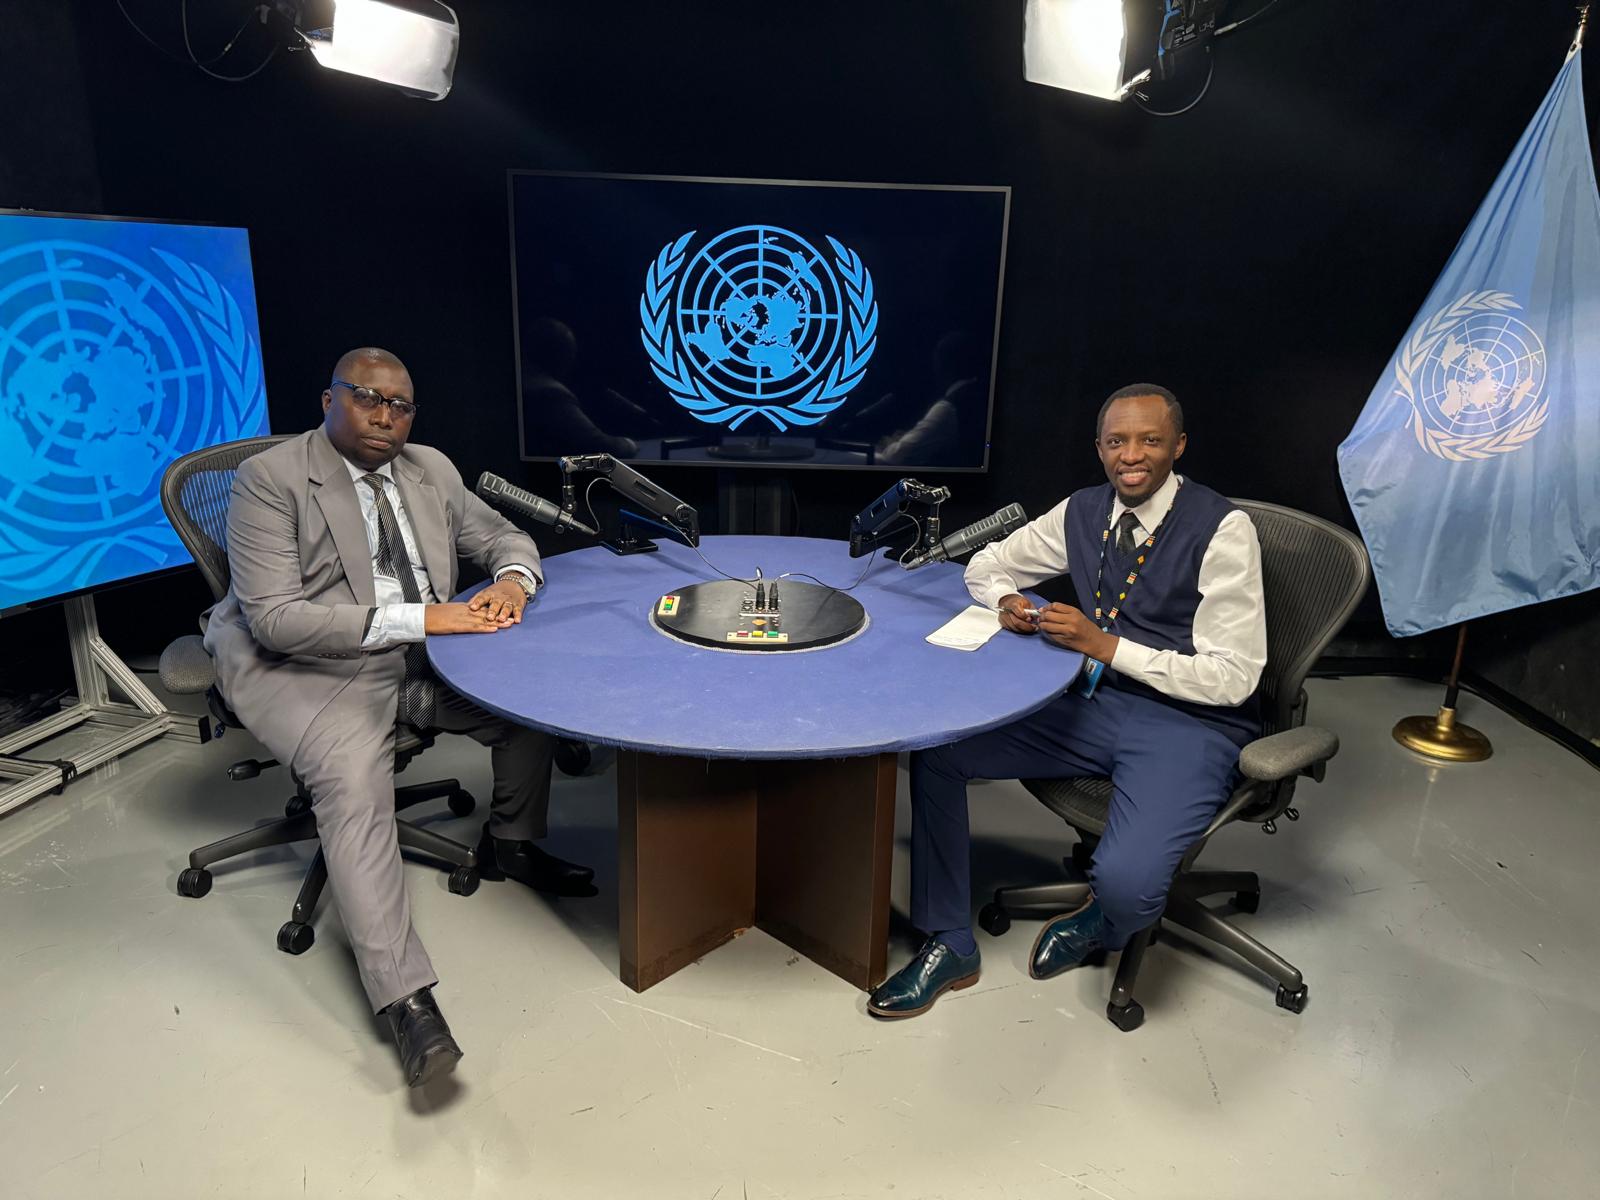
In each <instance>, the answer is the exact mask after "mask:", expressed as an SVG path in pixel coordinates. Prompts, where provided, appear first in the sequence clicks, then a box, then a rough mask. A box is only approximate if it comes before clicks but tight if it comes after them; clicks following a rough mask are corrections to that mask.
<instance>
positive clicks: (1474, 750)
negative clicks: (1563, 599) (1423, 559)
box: [1394, 27, 1582, 763]
mask: <svg viewBox="0 0 1600 1200" xmlns="http://www.w3.org/2000/svg"><path fill="white" fill-rule="evenodd" d="M1579 32H1580V36H1581V33H1582V29H1581V27H1580V30H1579ZM1466 648H1467V627H1466V625H1465V623H1463V624H1462V625H1461V633H1460V636H1458V637H1457V638H1456V657H1455V662H1454V663H1452V664H1451V666H1450V678H1449V679H1448V680H1446V681H1445V689H1444V703H1443V704H1442V705H1440V706H1439V712H1438V715H1437V716H1432V717H1406V718H1405V719H1404V720H1402V721H1401V722H1400V723H1399V724H1398V725H1396V726H1395V727H1394V740H1395V741H1397V742H1399V743H1400V744H1401V745H1402V746H1404V747H1405V748H1406V749H1407V750H1415V751H1416V752H1417V753H1418V754H1421V755H1423V756H1425V757H1427V758H1435V759H1438V760H1439V761H1441V762H1455V763H1465V762H1482V761H1483V760H1484V759H1486V758H1488V757H1489V755H1491V754H1493V753H1494V747H1493V746H1491V745H1490V744H1489V739H1488V738H1486V737H1484V735H1483V734H1481V733H1479V732H1478V731H1477V730H1476V729H1474V728H1473V727H1472V726H1470V725H1461V724H1458V723H1457V722H1456V699H1457V697H1458V696H1460V694H1461V659H1462V656H1463V655H1464V654H1465V652H1466Z"/></svg>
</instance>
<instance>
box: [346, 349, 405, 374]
mask: <svg viewBox="0 0 1600 1200" xmlns="http://www.w3.org/2000/svg"><path fill="white" fill-rule="evenodd" d="M358 366H373V367H377V366H383V367H389V368H390V369H392V370H397V371H404V372H405V374H406V375H407V376H408V377H409V376H410V374H411V372H409V371H406V365H405V363H403V362H401V361H400V359H399V357H398V356H396V355H394V354H391V353H390V352H389V351H387V350H383V349H380V348H379V347H377V346H359V347H357V348H356V349H354V350H346V351H345V352H344V355H343V357H341V358H340V359H339V361H338V362H337V363H335V364H334V366H333V377H334V378H335V379H349V378H350V373H351V372H352V371H353V370H355V368H356V367H358Z"/></svg>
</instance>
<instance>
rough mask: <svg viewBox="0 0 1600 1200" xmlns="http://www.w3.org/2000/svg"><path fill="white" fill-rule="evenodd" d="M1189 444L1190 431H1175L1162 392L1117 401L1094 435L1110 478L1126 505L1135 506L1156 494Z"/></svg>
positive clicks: (1101, 460) (1096, 447)
mask: <svg viewBox="0 0 1600 1200" xmlns="http://www.w3.org/2000/svg"><path fill="white" fill-rule="evenodd" d="M1186 445H1188V435H1186V434H1182V433H1179V432H1178V431H1177V429H1176V427H1175V426H1174V423H1173V420H1172V414H1171V412H1170V411H1168V409H1167V402H1166V401H1165V400H1163V399H1162V398H1161V397H1160V396H1124V397H1122V398H1121V399H1120V400H1115V401H1113V402H1112V404H1111V406H1110V407H1109V408H1107V409H1106V412H1105V416H1104V418H1103V419H1102V420H1101V422H1100V432H1099V434H1098V436H1097V437H1096V438H1095V449H1096V450H1097V451H1098V452H1099V454H1100V462H1101V465H1103V466H1104V467H1105V469H1106V478H1107V479H1109V480H1110V481H1111V486H1112V487H1114V488H1116V489H1117V497H1118V499H1120V500H1121V501H1122V503H1123V504H1124V505H1125V506H1127V507H1128V508H1137V507H1139V505H1141V504H1143V503H1144V502H1145V501H1146V500H1148V499H1150V497H1151V496H1153V495H1155V494H1156V492H1157V491H1158V490H1159V489H1160V487H1161V485H1162V484H1163V483H1165V482H1166V481H1167V476H1168V475H1171V474H1172V464H1173V463H1175V462H1177V461H1178V459H1179V458H1180V457H1181V456H1182V454H1183V450H1184V447H1185V446H1186Z"/></svg>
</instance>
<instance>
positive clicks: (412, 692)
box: [361, 474, 438, 729]
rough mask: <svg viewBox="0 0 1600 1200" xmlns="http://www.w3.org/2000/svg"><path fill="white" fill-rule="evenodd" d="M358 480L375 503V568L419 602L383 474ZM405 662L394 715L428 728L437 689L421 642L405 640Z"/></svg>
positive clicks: (435, 708)
mask: <svg viewBox="0 0 1600 1200" xmlns="http://www.w3.org/2000/svg"><path fill="white" fill-rule="evenodd" d="M361 482H362V483H364V484H366V485H367V486H368V487H370V488H371V489H372V494H373V496H374V497H375V498H376V500H377V504H378V570H380V571H382V572H383V573H384V574H385V575H393V576H394V577H395V578H396V579H398V580H399V581H400V594H401V595H402V596H404V597H405V600H406V603H407V604H421V603H422V593H421V592H420V591H418V590H417V575H416V572H415V571H413V570H412V568H411V555H410V554H408V553H407V552H406V540H405V538H404V537H402V536H401V535H400V522H399V521H398V520H397V519H396V518H395V515H394V508H393V507H392V506H391V505H390V503H389V497H388V496H387V495H385V494H384V491H383V476H382V475H377V474H372V475H363V476H362V477H361ZM405 661H406V673H405V678H404V679H403V680H401V682H400V703H399V707H398V709H397V710H396V712H395V718H396V719H397V720H400V721H404V722H406V723H408V724H410V725H412V726H414V727H415V728H417V729H427V728H429V727H431V726H432V725H433V722H434V718H435V715H436V714H437V712H438V689H437V688H436V687H435V686H434V678H433V672H432V671H431V670H430V669H429V667H428V651H427V649H426V648H425V646H424V645H423V643H422V642H409V643H407V645H406V655H405Z"/></svg>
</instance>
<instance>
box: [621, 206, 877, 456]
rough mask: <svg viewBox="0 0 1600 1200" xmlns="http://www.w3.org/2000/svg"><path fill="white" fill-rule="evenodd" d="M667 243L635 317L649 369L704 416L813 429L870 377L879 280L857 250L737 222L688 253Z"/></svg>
mask: <svg viewBox="0 0 1600 1200" xmlns="http://www.w3.org/2000/svg"><path fill="white" fill-rule="evenodd" d="M695 232H696V231H694V230H691V231H690V232H688V233H686V234H684V235H683V236H682V237H680V238H678V239H677V240H676V241H673V242H669V243H668V244H667V245H666V246H664V247H663V248H662V250H661V253H660V254H658V255H657V256H656V258H655V261H654V262H652V263H651V264H650V267H649V269H648V270H647V271H646V273H645V285H644V292H643V293H642V294H641V295H640V297H639V318H640V322H641V336H642V338H643V341H644V348H645V353H646V354H647V355H648V356H649V359H650V369H651V370H652V371H654V372H655V375H656V378H657V379H659V380H660V381H661V382H662V383H663V384H664V385H665V386H666V388H667V391H668V392H669V393H670V394H671V395H672V398H673V400H675V401H676V402H677V403H678V404H679V405H681V406H682V407H683V408H685V409H687V410H688V411H689V412H690V413H691V414H693V416H694V417H695V418H696V419H697V420H700V421H705V422H707V423H710V424H716V425H725V426H727V428H728V429H730V430H732V429H738V428H739V427H740V426H741V425H743V424H744V423H745V422H746V421H748V420H750V418H752V417H758V416H759V417H762V418H765V419H766V420H767V421H769V422H771V423H772V425H773V426H774V427H775V428H776V429H777V430H778V431H780V432H782V431H783V430H786V429H788V428H789V427H790V426H805V425H816V424H819V423H820V422H821V421H823V420H824V419H826V418H827V417H828V415H829V414H830V413H832V412H834V411H835V410H836V409H838V408H839V406H840V405H842V404H843V403H844V402H845V401H846V400H847V399H848V398H849V396H850V393H851V392H852V391H854V390H855V388H856V387H858V386H859V385H860V383H861V381H862V379H863V378H865V376H866V370H867V363H868V361H869V360H870V359H871V358H872V353H873V351H874V350H876V349H877V345H878V342H877V335H878V305H877V302H876V301H875V300H874V298H873V294H872V275H871V273H870V272H869V271H868V270H867V268H866V266H865V265H864V264H863V263H862V261H861V259H860V257H859V256H858V255H857V254H856V253H855V251H853V250H851V249H849V248H848V247H847V246H844V245H842V244H840V243H839V242H838V241H836V240H834V239H833V238H831V237H830V238H827V239H826V240H827V245H828V247H829V253H823V252H822V251H820V250H818V249H817V247H816V246H814V245H813V244H812V243H811V242H809V241H807V240H806V239H805V238H803V237H801V236H800V235H799V234H797V233H793V232H791V231H790V230H787V229H780V228H779V227H778V226H776V225H741V226H740V227H739V228H737V229H729V230H727V231H725V232H723V233H719V234H717V235H716V236H715V237H713V238H711V239H710V240H708V241H706V242H705V243H704V244H703V245H701V246H700V248H699V249H698V250H697V251H696V252H695V253H694V254H693V255H691V254H690V252H689V251H690V246H691V244H692V243H693V242H694V239H695Z"/></svg>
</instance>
